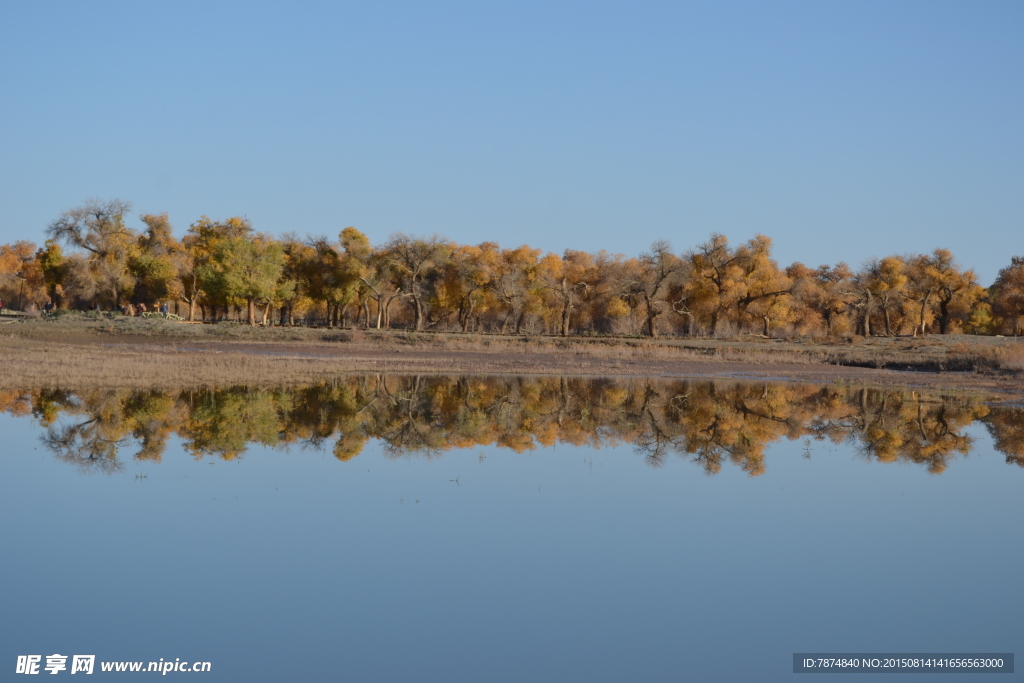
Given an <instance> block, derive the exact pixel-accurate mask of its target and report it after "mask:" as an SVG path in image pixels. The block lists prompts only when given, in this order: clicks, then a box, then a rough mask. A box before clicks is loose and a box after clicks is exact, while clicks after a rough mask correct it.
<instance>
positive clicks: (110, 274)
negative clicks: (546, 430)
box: [0, 199, 1024, 337]
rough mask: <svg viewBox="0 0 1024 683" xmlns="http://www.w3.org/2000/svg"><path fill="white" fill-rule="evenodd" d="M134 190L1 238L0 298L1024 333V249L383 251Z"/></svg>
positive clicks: (654, 324) (60, 304)
mask: <svg viewBox="0 0 1024 683" xmlns="http://www.w3.org/2000/svg"><path fill="white" fill-rule="evenodd" d="M131 210H132V206H131V204H130V203H129V202H124V201H120V200H116V199H115V200H96V199H93V200H88V201H86V202H84V203H83V204H82V205H81V206H79V207H76V208H74V209H71V210H68V211H65V212H64V213H62V214H61V215H60V216H58V217H57V218H56V219H55V220H54V221H53V222H52V223H51V224H50V225H49V226H48V227H47V229H46V236H47V238H48V239H47V240H46V242H45V243H44V244H43V245H42V246H41V247H39V246H37V245H36V244H33V243H32V242H29V241H19V242H16V243H14V244H5V245H2V246H0V301H2V303H3V307H4V308H5V309H8V310H11V309H13V310H21V311H26V312H28V313H29V314H38V313H41V312H45V314H46V315H62V314H63V313H64V312H66V311H76V310H77V311H121V312H124V313H125V314H128V315H135V314H137V313H141V312H142V311H145V312H146V313H145V314H146V315H153V314H154V313H153V312H156V311H162V310H163V308H164V306H166V310H167V313H166V315H168V316H170V317H174V318H180V319H182V320H187V321H193V322H198V321H205V322H213V321H229V320H234V321H240V322H244V323H248V324H250V325H319V326H328V327H345V328H348V327H364V328H378V329H394V328H398V329H407V330H416V331H421V330H425V331H459V332H476V333H494V334H512V333H514V334H545V335H561V336H570V335H623V336H649V337H659V336H678V337H687V336H704V337H734V336H736V335H740V334H754V335H763V336H772V337H794V336H812V337H840V336H846V337H850V336H858V335H860V336H873V335H874V336H878V335H885V336H894V335H910V334H912V335H915V336H916V335H921V334H949V333H966V334H987V335H994V334H1002V335H1015V336H1016V335H1020V334H1021V333H1022V332H1024V256H1013V257H1011V259H1010V262H1009V263H1008V264H1007V265H1006V267H1004V268H1003V269H1002V270H1001V271H1000V272H999V274H998V276H997V278H996V280H995V282H993V283H991V284H990V285H989V286H987V287H985V286H983V285H982V284H981V283H979V282H978V281H977V277H976V275H975V273H974V272H973V271H972V270H970V269H968V268H965V267H963V266H962V265H961V264H959V263H958V262H957V260H956V258H955V257H954V255H953V254H952V253H950V252H949V251H948V250H946V249H941V248H940V249H935V250H933V251H931V252H928V253H920V254H917V253H911V254H893V255H889V256H885V257H882V258H872V259H870V260H868V261H866V262H865V263H862V264H859V265H858V266H856V267H854V266H850V265H848V264H846V263H842V262H839V263H836V264H835V265H818V266H813V267H812V266H807V265H804V264H803V263H799V262H797V263H793V264H790V265H788V266H780V265H779V264H778V263H777V262H776V261H775V260H774V259H773V258H772V241H771V239H770V238H769V237H767V236H764V235H757V236H755V237H754V238H753V239H750V240H748V241H746V242H743V243H741V244H730V242H729V241H728V239H727V238H726V237H725V236H723V235H719V234H712V235H710V237H709V238H708V239H707V240H706V241H704V242H702V243H699V244H697V245H696V246H693V247H690V248H688V249H686V250H684V251H681V252H677V251H674V250H673V247H672V245H671V244H670V243H669V242H668V241H658V242H655V243H654V244H652V245H650V248H649V249H647V250H646V251H644V252H643V253H641V254H639V255H637V256H624V255H620V254H610V253H607V252H605V251H597V252H590V251H576V250H572V249H567V250H565V252H564V253H562V254H554V253H543V252H542V250H540V249H534V248H532V247H529V246H527V245H522V246H518V247H501V246H500V245H498V244H496V243H494V242H481V243H480V244H476V245H462V244H456V243H454V242H451V241H448V240H446V239H444V238H442V237H439V236H437V235H434V236H419V237H417V236H409V235H406V234H402V233H397V234H394V235H392V236H391V237H390V238H389V239H388V240H387V241H386V242H384V243H383V244H379V245H373V244H371V243H370V241H369V239H368V238H367V237H366V235H364V234H363V233H362V232H360V231H359V230H357V229H356V228H354V227H348V228H345V229H343V230H341V232H340V233H339V234H338V235H337V237H336V238H331V237H328V236H307V237H305V238H301V237H299V236H298V235H297V234H285V235H281V236H279V237H274V236H272V235H268V234H264V233H261V232H257V231H256V230H255V229H254V228H253V225H252V224H251V222H250V221H249V220H247V219H246V218H242V217H237V216H236V217H232V218H228V219H226V220H220V221H215V220H212V219H210V218H208V217H206V216H203V217H201V218H200V219H199V220H197V221H195V222H194V223H192V224H191V225H190V226H189V228H188V230H187V231H186V233H185V235H184V237H183V238H182V239H178V238H176V237H175V235H174V229H173V228H172V226H171V224H170V221H169V219H168V216H167V214H142V215H141V216H140V219H141V222H142V224H143V226H144V227H143V228H142V229H140V230H135V229H132V228H131V227H129V226H128V225H127V224H126V216H127V215H129V213H130V212H131Z"/></svg>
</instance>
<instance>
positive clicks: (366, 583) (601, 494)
mask: <svg viewBox="0 0 1024 683" xmlns="http://www.w3.org/2000/svg"><path fill="white" fill-rule="evenodd" d="M0 408H2V409H3V410H4V411H5V412H4V414H3V416H0V428H2V430H3V434H4V440H5V441H4V444H5V445H4V448H3V451H2V452H3V457H2V458H0V468H2V476H0V482H2V486H3V491H2V496H0V501H2V502H0V505H2V508H0V513H2V521H0V529H2V539H3V541H4V542H5V547H6V548H8V552H7V553H5V561H4V562H3V563H2V565H0V579H2V580H3V585H4V586H6V589H5V591H4V597H5V600H4V603H5V608H4V611H3V616H2V617H0V636H2V642H3V643H5V646H4V650H5V652H4V655H3V656H4V657H5V658H6V660H7V662H8V663H7V664H4V665H3V666H8V665H9V666H8V668H9V670H10V671H13V666H14V660H15V658H16V656H17V655H19V654H44V655H45V654H51V653H54V652H59V653H63V654H74V653H88V654H96V655H97V659H98V660H140V661H142V660H145V661H151V660H156V659H159V658H161V657H163V658H164V659H173V658H175V657H180V658H182V659H187V660H193V661H194V660H208V661H211V662H212V664H213V671H212V673H210V674H203V678H204V680H211V681H212V680H224V681H236V680H237V681H243V680H246V681H263V680H266V681H277V680H360V681H405V680H416V681H434V680H437V681H523V680H542V681H548V680H550V681H556V680H557V681H565V680H581V681H582V680H587V681H620V680H644V681H648V680H652V681H660V680H673V681H677V680H722V681H730V680H759V681H764V680H768V681H771V680H790V679H792V678H794V675H793V674H791V673H789V672H790V670H791V666H792V661H791V659H792V653H793V652H815V651H817V652H835V651H848V652H856V651H865V652H866V651H888V652H898V651H917V652H922V651H932V652H942V651H950V652H968V651H974V652H1012V651H1014V650H1015V649H1018V648H1017V647H1016V646H1017V644H1018V643H1020V642H1021V637H1022V635H1024V627H1022V625H1021V624H1022V621H1021V619H1020V616H1019V615H1020V610H1021V606H1022V604H1024V602H1022V598H1024V587H1022V585H1021V582H1020V580H1019V574H1020V567H1021V566H1024V562H1022V560H1024V551H1022V548H1024V546H1022V543H1021V541H1022V533H1021V531H1020V528H1019V527H1020V522H1019V520H1020V519H1021V512H1022V505H1021V500H1022V497H1021V487H1022V485H1024V468H1022V467H1021V466H1020V465H1021V464H1022V463H1024V416H1022V413H1021V411H1020V410H1018V409H1013V408H1006V407H994V406H988V405H985V404H980V403H975V402H971V401H969V400H965V399H963V398H957V397H950V396H942V395H935V394H927V395H923V394H918V393H913V392H909V393H908V392H901V391H896V390H893V391H883V390H871V389H859V388H851V387H844V386H828V387H822V386H809V385H808V386H804V385H794V384H772V383H757V384H744V383H738V382H728V383H717V384H715V383H707V382H683V381H678V382H664V381H648V380H628V381H591V380H580V379H567V378H542V379H524V378H476V377H470V378H466V377H436V376H430V377H382V376H368V377H359V378H353V379H351V380H346V381H343V382H338V383H333V384H325V385H317V386H309V387H303V388H299V389H291V390H286V389H247V388H244V387H233V388H231V387H228V388H218V389H208V390H202V391H195V390H192V391H180V392H154V391H132V390H121V391H106V390H103V391H101V390H96V391H92V392H77V393H72V392H62V391H54V390H26V391H24V392H10V393H7V394H3V395H0ZM64 675H67V672H65V673H64ZM96 675H98V676H99V677H100V678H104V675H103V674H99V673H97V674H96ZM170 675H172V676H173V675H175V674H170ZM177 675H179V676H180V675H184V674H177ZM150 676H151V674H150ZM106 677H109V678H118V679H124V680H130V679H131V678H132V676H131V675H129V674H124V673H121V674H109V675H107V676H106ZM139 677H145V676H144V675H140V676H139ZM856 677H857V676H856V675H854V676H853V678H856ZM969 678H970V677H961V676H957V680H967V679H969ZM844 680H845V679H844ZM870 680H873V681H881V680H885V677H884V676H879V675H873V676H872V677H871V678H870ZM900 680H901V679H900Z"/></svg>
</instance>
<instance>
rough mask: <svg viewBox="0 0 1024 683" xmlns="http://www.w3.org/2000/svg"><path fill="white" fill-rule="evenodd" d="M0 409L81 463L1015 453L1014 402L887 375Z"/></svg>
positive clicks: (890, 458)
mask: <svg viewBox="0 0 1024 683" xmlns="http://www.w3.org/2000/svg"><path fill="white" fill-rule="evenodd" d="M0 410H3V411H4V412H7V413H10V414H13V415H22V416H27V415H29V414H31V415H32V416H33V417H34V418H35V419H37V420H38V421H39V422H40V423H41V424H42V425H43V426H44V427H45V428H46V433H45V435H44V436H43V443H44V444H45V445H46V446H47V447H48V448H49V449H50V450H51V451H53V453H54V454H55V455H56V456H57V457H58V458H60V459H61V460H63V461H66V462H69V463H73V464H75V465H77V466H79V467H81V468H82V469H83V470H87V471H99V472H108V473H109V472H116V471H119V470H120V469H121V468H122V463H121V460H120V459H119V454H120V452H121V451H124V450H126V449H128V448H129V447H132V448H134V449H135V455H134V457H135V458H136V459H139V460H152V461H159V460H160V459H161V458H162V457H163V453H164V451H165V450H166V446H167V440H168V438H169V437H170V436H172V435H177V436H178V437H179V438H180V439H181V441H182V443H183V445H184V448H185V450H186V451H187V452H188V453H190V454H191V455H192V456H193V457H195V458H197V459H200V458H205V457H216V458H221V459H224V460H233V459H235V458H238V457H240V456H241V455H242V454H243V453H244V452H245V450H246V448H247V447H248V446H249V444H253V443H255V444H261V445H265V446H272V447H284V446H288V445H292V444H295V445H301V446H312V447H316V448H326V447H328V446H329V447H330V448H331V449H332V450H333V453H334V455H335V457H337V458H338V460H342V461H347V460H351V459H352V458H354V457H356V456H357V455H359V453H360V452H361V451H362V449H363V448H364V446H365V444H366V442H367V441H369V440H371V439H375V440H378V441H379V442H380V444H381V445H382V447H383V450H384V453H385V454H386V455H387V456H388V457H391V458H400V457H411V456H419V457H428V458H432V457H437V456H439V455H440V454H442V453H444V452H445V451H447V450H450V449H455V448H472V447H474V446H481V445H495V446H499V447H502V448H507V449H510V450H512V451H515V452H517V453H520V452H523V451H527V450H532V449H535V448H537V447H539V446H551V445H553V444H556V443H564V444H573V445H586V446H589V447H591V448H603V447H608V446H615V445H619V444H631V445H632V446H633V448H634V449H635V450H636V452H637V453H639V454H641V455H642V456H643V457H644V458H645V459H646V461H647V463H649V464H650V465H652V466H655V467H657V466H660V465H661V464H663V463H664V462H665V461H666V460H667V459H669V458H671V457H682V458H684V459H687V460H691V461H693V462H694V463H696V464H697V465H698V466H700V467H701V468H702V469H703V470H704V471H705V472H707V473H708V474H715V473H717V472H719V471H720V470H721V469H722V467H723V465H725V464H727V463H728V464H732V465H735V466H738V467H740V468H741V469H742V470H743V471H745V472H747V473H748V474H750V475H752V476H754V475H758V474H761V473H763V472H764V470H765V462H764V452H765V448H766V447H767V446H768V445H769V444H771V443H774V442H776V441H779V440H781V439H790V440H795V439H815V440H819V441H828V442H832V443H852V444H854V445H855V446H856V447H857V448H858V449H859V451H860V452H861V453H862V454H863V456H864V457H866V458H869V459H871V460H877V461H879V462H897V461H905V462H911V463H916V464H920V465H923V466H924V467H926V468H927V470H928V471H929V472H932V473H935V474H939V473H941V472H943V471H944V470H945V468H946V466H947V464H948V463H949V461H950V460H951V459H954V458H956V457H958V456H966V455H967V454H968V453H969V452H970V451H971V447H972V441H971V438H970V437H969V436H968V435H967V434H966V433H965V429H966V427H968V426H969V425H970V424H972V423H973V422H975V421H980V422H982V423H984V424H985V426H986V427H987V429H988V430H989V432H990V433H991V435H992V438H993V440H994V443H995V447H996V449H997V450H999V451H1000V452H1002V453H1004V454H1005V455H1006V459H1007V462H1009V463H1013V464H1016V465H1020V466H1024V426H1022V425H1024V419H1022V418H1024V411H1021V410H1020V409H1015V408H1004V407H991V408H990V407H988V406H986V405H984V404H979V403H974V402H971V401H969V400H967V399H964V398H957V397H950V396H942V395H939V394H928V395H922V394H920V393H917V392H907V391H901V390H882V389H867V388H850V387H840V386H813V385H800V384H789V383H757V384H753V383H743V382H707V381H689V380H674V381H665V380H650V379H647V380H645V379H631V380H611V379H607V380H605V379H581V378H566V377H561V378H552V377H540V378H538V377H444V376H435V375H430V376H385V375H372V376H361V377H353V378H349V379H344V380H340V381H335V382H330V383H324V384H317V385H310V386H303V387H289V388H284V387H279V388H247V387H226V388H217V389H207V390H182V391H174V392H165V391H154V390H129V389H124V390H95V391H83V392H78V393H70V392H65V391H60V390H54V389H40V390H33V391H24V392H6V393H0Z"/></svg>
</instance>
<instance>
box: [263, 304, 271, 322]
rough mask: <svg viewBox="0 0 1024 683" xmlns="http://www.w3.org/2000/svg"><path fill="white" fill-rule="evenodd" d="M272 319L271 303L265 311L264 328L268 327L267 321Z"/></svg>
mask: <svg viewBox="0 0 1024 683" xmlns="http://www.w3.org/2000/svg"><path fill="white" fill-rule="evenodd" d="M269 319H270V302H269V301H268V302H267V306H266V308H264V309H263V326H264V327H266V325H267V320H269Z"/></svg>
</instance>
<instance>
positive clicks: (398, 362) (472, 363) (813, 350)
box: [0, 315, 1024, 388]
mask: <svg viewBox="0 0 1024 683" xmlns="http://www.w3.org/2000/svg"><path fill="white" fill-rule="evenodd" d="M0 362H2V367H3V370H4V371H3V373H2V375H0V385H2V386H6V387H11V386H21V387H24V386H34V385H58V384H59V385H62V386H78V385H83V384H93V385H103V386H115V385H136V384H146V385H150V384H151V385H154V386H170V385H175V386H180V385H184V384H223V383H239V382H242V383H264V382H296V383H297V382H310V381H318V380H322V379H327V378H329V377H332V376H337V375H339V374H343V373H350V372H381V371H386V372H485V373H520V374H535V373H543V374H548V373H559V374H592V375H648V374H649V375H676V376H679V375H703V376H721V375H737V374H741V375H753V376H786V377H795V376H800V377H803V378H809V379H813V380H814V381H824V380H828V379H831V378H850V377H864V378H867V377H868V376H869V375H870V376H871V377H873V380H872V381H875V380H879V381H889V382H896V383H907V384H915V383H920V382H922V381H926V382H930V383H934V382H938V383H940V384H943V383H944V384H946V385H955V384H959V383H964V382H968V383H973V384H978V383H982V384H993V383H994V384H998V385H1000V386H1008V387H1012V388H1015V387H1019V386H1020V385H1021V384H1022V377H1024V342H1022V341H1021V340H1018V339H1011V338H1001V337H974V336H965V335H948V336H928V337H921V338H910V337H873V338H870V339H864V338H860V337H854V338H851V339H795V340H786V339H764V338H760V337H744V338H739V339H647V338H623V337H570V338H565V339H563V338H558V337H533V336H530V337H526V336H497V335H477V334H453V333H422V332H421V333H415V332H405V331H378V330H366V331H363V330H331V329H323V328H281V327H268V328H261V327H256V328H251V327H248V326H245V325H238V324H216V325H204V324H189V323H181V322H173V321H168V320H164V319H161V318H148V319H143V318H126V317H123V316H109V317H108V316H97V315H66V316H62V317H60V318H57V319H54V320H42V319H33V320H24V321H18V322H15V323H6V324H3V325H0ZM883 375H884V377H885V378H887V379H884V380H881V379H880V378H881V377H882V376H883ZM926 376H937V377H940V378H944V379H936V378H935V377H931V378H930V379H927V380H925V379H923V378H924V377H926Z"/></svg>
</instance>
